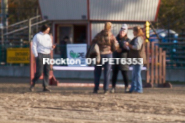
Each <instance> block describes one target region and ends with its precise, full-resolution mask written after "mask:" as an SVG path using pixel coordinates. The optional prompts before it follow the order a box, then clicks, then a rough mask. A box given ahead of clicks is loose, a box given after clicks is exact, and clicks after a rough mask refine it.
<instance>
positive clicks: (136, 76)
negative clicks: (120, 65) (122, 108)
mask: <svg viewBox="0 0 185 123" xmlns="http://www.w3.org/2000/svg"><path fill="white" fill-rule="evenodd" d="M132 67H133V70H132V83H131V88H130V92H138V93H142V92H143V85H142V78H141V70H142V67H143V65H133V66H132Z"/></svg>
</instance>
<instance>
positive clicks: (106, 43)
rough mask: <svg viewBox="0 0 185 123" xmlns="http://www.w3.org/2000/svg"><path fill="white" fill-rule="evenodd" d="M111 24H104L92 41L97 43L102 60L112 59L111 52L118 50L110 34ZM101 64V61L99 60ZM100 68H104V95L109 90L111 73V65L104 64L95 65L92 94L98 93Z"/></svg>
mask: <svg viewBox="0 0 185 123" xmlns="http://www.w3.org/2000/svg"><path fill="white" fill-rule="evenodd" d="M111 28H112V23H111V22H106V23H105V27H104V29H103V30H102V31H101V32H100V33H98V34H97V35H96V36H95V38H94V39H93V40H92V44H93V43H97V44H98V46H99V50H100V56H101V59H102V58H112V52H114V51H115V50H117V49H118V47H119V44H118V42H117V40H116V38H115V37H114V35H113V34H112V32H111ZM101 63H102V60H101ZM102 67H104V83H103V85H104V87H103V89H104V93H107V92H108V89H109V81H110V72H111V64H109V63H108V62H105V63H104V64H102V66H100V65H95V70H94V84H95V87H94V93H98V90H99V83H100V77H101V71H102Z"/></svg>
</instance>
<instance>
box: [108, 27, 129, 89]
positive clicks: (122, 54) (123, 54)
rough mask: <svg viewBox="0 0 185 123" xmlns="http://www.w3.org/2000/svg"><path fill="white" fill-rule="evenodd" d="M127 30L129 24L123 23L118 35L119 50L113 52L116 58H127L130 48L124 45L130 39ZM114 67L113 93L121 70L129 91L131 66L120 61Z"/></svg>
mask: <svg viewBox="0 0 185 123" xmlns="http://www.w3.org/2000/svg"><path fill="white" fill-rule="evenodd" d="M127 32H128V26H127V24H123V26H122V27H121V30H120V32H119V34H118V36H117V37H116V39H117V41H118V42H119V46H120V48H119V50H117V51H115V52H114V53H113V57H114V58H127V54H128V51H129V48H128V47H125V46H124V44H125V43H126V42H129V41H130V39H129V38H128V37H127ZM112 68H113V71H112V73H113V75H112V89H111V93H114V92H115V87H116V82H117V76H118V73H119V71H121V73H122V76H123V81H124V84H125V91H128V84H129V79H128V70H129V66H128V65H126V64H125V65H123V64H121V63H119V64H115V65H113V67H112Z"/></svg>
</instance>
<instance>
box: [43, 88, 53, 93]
mask: <svg viewBox="0 0 185 123" xmlns="http://www.w3.org/2000/svg"><path fill="white" fill-rule="evenodd" d="M43 91H44V92H51V90H50V89H48V88H44V89H43Z"/></svg>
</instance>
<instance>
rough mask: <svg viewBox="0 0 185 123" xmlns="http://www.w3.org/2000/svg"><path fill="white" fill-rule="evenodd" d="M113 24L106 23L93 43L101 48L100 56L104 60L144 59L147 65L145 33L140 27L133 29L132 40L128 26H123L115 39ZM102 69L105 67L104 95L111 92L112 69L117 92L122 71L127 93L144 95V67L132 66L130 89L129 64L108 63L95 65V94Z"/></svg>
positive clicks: (113, 90)
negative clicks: (117, 83)
mask: <svg viewBox="0 0 185 123" xmlns="http://www.w3.org/2000/svg"><path fill="white" fill-rule="evenodd" d="M111 28H112V23H111V22H106V23H105V27H104V29H103V30H102V31H101V32H100V33H98V34H97V35H96V36H95V38H94V39H93V41H92V44H94V43H96V44H98V46H99V50H100V56H101V59H102V58H112V57H113V58H143V64H145V63H146V56H145V41H144V33H143V31H142V29H141V28H140V27H134V28H133V34H134V38H133V39H132V40H130V39H129V38H128V36H127V32H128V26H127V24H123V26H122V27H121V29H120V31H119V34H118V35H117V36H116V37H115V36H114V35H113V34H112V32H111ZM118 44H119V45H118ZM102 67H104V83H103V85H104V86H103V89H104V93H107V92H108V91H109V81H110V74H111V68H112V89H111V92H112V93H114V92H115V88H116V82H117V77H118V72H119V71H121V73H122V76H123V81H124V84H125V92H128V93H143V87H142V78H141V70H142V67H143V65H141V64H132V68H133V70H132V83H131V87H130V89H129V79H128V70H129V65H128V64H121V62H119V64H115V65H111V64H109V63H108V62H106V63H104V64H103V66H98V65H95V70H94V84H95V87H94V91H93V92H94V93H98V90H99V83H100V77H101V71H102Z"/></svg>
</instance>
